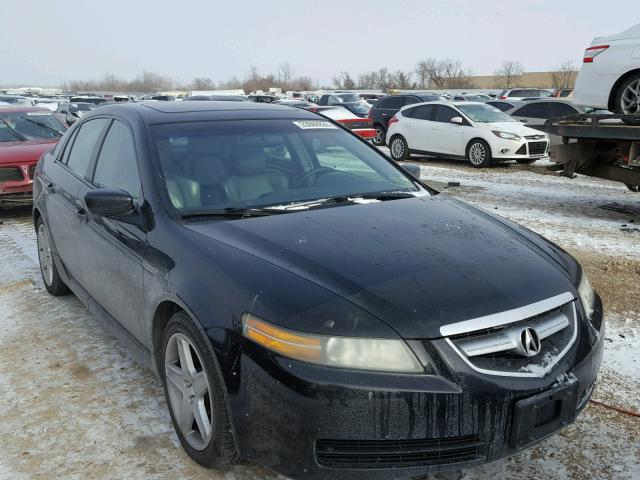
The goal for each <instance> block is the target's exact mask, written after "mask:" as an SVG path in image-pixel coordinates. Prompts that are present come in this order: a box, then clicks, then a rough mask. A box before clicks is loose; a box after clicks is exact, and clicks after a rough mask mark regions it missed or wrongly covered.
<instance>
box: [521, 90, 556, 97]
mask: <svg viewBox="0 0 640 480" xmlns="http://www.w3.org/2000/svg"><path fill="white" fill-rule="evenodd" d="M524 96H525V97H550V96H551V92H549V91H547V90H525V91H524Z"/></svg>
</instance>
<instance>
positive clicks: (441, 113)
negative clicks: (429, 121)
mask: <svg viewBox="0 0 640 480" xmlns="http://www.w3.org/2000/svg"><path fill="white" fill-rule="evenodd" d="M459 116H460V114H459V113H458V112H456V111H455V110H454V109H453V108H451V107H446V106H444V105H436V112H435V115H434V117H433V121H434V122H442V123H449V122H450V121H451V119H452V118H453V117H459Z"/></svg>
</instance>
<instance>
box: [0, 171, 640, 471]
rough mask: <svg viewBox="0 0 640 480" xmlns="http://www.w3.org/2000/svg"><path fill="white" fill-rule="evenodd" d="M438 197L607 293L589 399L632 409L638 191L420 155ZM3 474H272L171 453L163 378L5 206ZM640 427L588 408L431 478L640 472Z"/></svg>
mask: <svg viewBox="0 0 640 480" xmlns="http://www.w3.org/2000/svg"><path fill="white" fill-rule="evenodd" d="M421 165H422V171H423V178H424V179H425V180H426V181H427V182H428V183H431V184H432V185H434V186H436V187H437V188H442V187H444V186H446V185H447V182H451V181H457V182H460V186H459V187H449V188H446V190H445V191H446V193H447V194H448V195H452V196H455V197H458V198H461V199H463V200H465V201H468V202H470V203H472V204H474V205H477V206H480V207H482V208H485V209H488V210H492V211H494V212H495V213H498V214H500V215H503V216H505V217H507V218H509V219H511V220H515V221H518V222H520V223H522V224H524V225H525V226H527V227H529V228H531V229H533V230H535V231H537V232H539V233H541V234H543V235H545V236H547V237H548V238H550V239H551V240H553V241H554V242H556V243H558V244H559V245H560V246H562V247H563V248H565V249H567V250H569V251H570V252H571V253H572V254H574V255H575V256H576V257H577V258H578V259H580V261H581V262H582V263H583V264H584V266H585V268H586V269H587V271H588V272H589V273H590V276H591V279H592V283H593V284H594V285H595V287H596V289H597V290H599V291H600V293H601V294H602V296H603V298H604V302H605V307H606V311H607V315H606V319H607V322H608V331H607V339H606V340H607V343H606V351H605V359H604V365H603V368H602V371H601V375H600V381H599V383H598V387H597V389H596V392H595V394H594V399H597V400H600V401H602V402H604V403H606V404H608V405H614V406H617V407H621V408H623V409H627V410H632V411H636V412H640V399H639V398H638V392H639V391H640V306H639V305H638V301H639V300H640V295H639V294H638V293H640V292H639V290H638V289H639V288H640V230H634V228H637V227H640V218H639V217H638V216H637V215H636V216H635V217H634V216H633V215H632V214H623V213H619V212H616V211H611V210H604V209H602V208H600V207H601V205H605V204H611V203H615V204H617V205H618V206H626V207H635V208H638V207H640V195H637V194H636V195H633V194H631V192H628V191H626V190H625V188H624V187H623V186H620V185H619V184H615V183H609V182H602V181H599V180H591V179H587V178H577V179H574V180H569V179H563V178H557V177H555V176H548V175H540V174H538V173H534V172H531V171H526V170H524V169H521V168H515V167H499V168H491V169H485V170H472V169H470V168H467V167H465V166H464V165H462V164H458V163H452V162H446V161H433V160H430V161H422V162H421ZM0 221H1V222H2V223H1V224H0V245H1V248H2V255H1V256H0V311H2V312H3V315H2V316H1V317H0V332H1V333H0V479H16V480H18V479H32V478H46V479H51V478H64V479H81V478H82V479H84V478H95V479H125V478H126V479H135V478H150V479H174V478H178V477H180V478H184V479H200V478H202V479H204V478H207V479H225V480H232V479H234V480H235V479H243V480H244V479H247V480H253V479H269V480H273V479H280V480H284V479H283V477H280V476H277V475H275V474H273V473H271V472H269V471H267V470H265V469H264V468H262V467H259V466H257V465H253V464H249V463H240V464H238V465H236V466H234V467H233V468H232V469H231V470H229V471H226V472H220V471H211V470H204V469H202V468H201V467H199V466H198V465H196V464H195V463H193V462H192V461H190V460H189V458H188V457H187V455H186V454H185V453H183V451H182V449H181V448H179V445H178V440H177V437H176V435H175V434H174V433H173V429H172V426H171V422H170V419H169V415H168V412H167V408H166V404H165V401H164V398H163V394H162V388H161V385H160V382H159V380H158V379H157V378H156V377H154V376H153V375H152V374H151V373H150V372H149V371H148V370H146V369H145V368H143V367H141V366H140V365H138V364H137V363H136V362H135V360H134V358H133V356H132V355H131V354H130V352H128V351H127V349H126V348H125V347H124V346H123V345H121V344H120V343H118V341H116V340H115V339H114V338H113V337H111V336H110V335H109V334H108V333H107V331H106V330H105V329H104V328H103V327H102V325H101V324H100V323H99V322H98V321H97V320H96V319H95V318H94V317H92V316H91V315H90V314H88V313H87V311H86V310H85V309H84V307H83V306H82V305H81V304H80V302H78V301H77V300H76V299H75V298H74V297H72V296H68V297H62V298H53V297H51V296H49V295H48V294H47V293H46V291H45V290H44V289H43V286H42V282H41V279H40V277H39V273H38V270H37V256H36V249H35V234H34V232H33V228H32V226H31V223H30V218H29V211H28V210H13V211H5V212H0ZM639 445H640V419H639V418H637V417H633V416H631V415H627V414H623V413H620V412H618V411H614V410H610V409H608V408H605V407H602V406H599V405H595V404H590V405H589V406H588V407H587V409H586V410H585V411H584V413H583V414H582V415H581V416H580V417H579V419H578V421H577V422H576V423H575V424H574V425H572V426H570V427H568V428H567V429H565V430H564V431H562V432H561V433H560V434H558V435H555V436H554V437H552V438H550V439H548V440H546V441H544V442H542V443H541V444H539V445H538V446H536V447H534V448H532V449H529V450H527V451H525V452H523V453H521V454H518V455H516V456H513V457H511V458H509V459H506V460H502V461H498V462H494V463H492V464H489V465H486V466H484V467H481V468H477V469H473V470H465V471H461V472H452V473H447V474H439V475H437V476H432V477H431V478H438V479H447V480H453V479H456V480H459V479H465V480H472V479H492V480H501V479H518V480H528V479H542V478H544V479H565V478H575V479H591V478H611V479H632V478H635V479H637V478H640V447H639Z"/></svg>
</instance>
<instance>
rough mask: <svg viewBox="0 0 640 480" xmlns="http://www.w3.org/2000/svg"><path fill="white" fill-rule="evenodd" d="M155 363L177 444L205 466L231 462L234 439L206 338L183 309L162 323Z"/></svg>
mask: <svg viewBox="0 0 640 480" xmlns="http://www.w3.org/2000/svg"><path fill="white" fill-rule="evenodd" d="M186 355H188V356H186ZM183 358H184V359H186V360H187V361H185V362H184V363H185V364H187V365H189V366H188V367H186V368H183V366H182V362H181V361H180V360H181V359H183ZM189 359H190V360H189ZM158 367H159V368H158V370H159V372H160V377H161V378H162V383H163V385H164V394H165V398H166V400H167V405H168V407H169V413H170V414H171V421H172V422H173V428H174V429H175V431H176V433H177V435H178V438H179V439H180V443H181V444H182V448H184V450H185V451H186V452H187V453H188V454H189V456H190V457H191V458H192V459H193V460H195V461H196V462H198V463H199V464H200V465H202V466H204V467H207V468H213V467H225V466H228V465H230V464H231V463H233V461H234V459H235V456H236V450H235V442H234V437H233V431H232V428H231V418H230V416H229V412H228V410H227V401H226V395H225V391H224V387H223V383H222V376H221V374H220V369H219V367H218V364H217V363H216V360H215V359H214V357H213V352H212V350H211V347H210V344H209V341H208V340H207V339H205V338H204V337H203V335H202V334H201V333H200V331H199V330H198V328H197V327H196V325H195V324H194V323H193V321H192V320H191V318H190V317H189V316H188V315H187V314H186V313H184V312H178V313H176V314H175V315H173V317H171V319H170V320H169V322H168V323H167V326H166V327H165V330H164V334H163V338H162V348H161V350H160V352H159V354H158ZM203 374H204V375H203ZM194 412H197V413H194ZM196 415H197V418H196ZM183 419H184V420H183ZM207 426H208V429H207ZM194 427H195V428H194ZM207 430H208V431H207Z"/></svg>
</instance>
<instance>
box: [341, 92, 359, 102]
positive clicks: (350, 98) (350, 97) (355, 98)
mask: <svg viewBox="0 0 640 480" xmlns="http://www.w3.org/2000/svg"><path fill="white" fill-rule="evenodd" d="M338 98H340V99H341V100H342V101H343V102H359V101H361V100H362V99H361V98H360V96H359V95H356V94H355V93H340V94H338Z"/></svg>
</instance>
